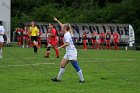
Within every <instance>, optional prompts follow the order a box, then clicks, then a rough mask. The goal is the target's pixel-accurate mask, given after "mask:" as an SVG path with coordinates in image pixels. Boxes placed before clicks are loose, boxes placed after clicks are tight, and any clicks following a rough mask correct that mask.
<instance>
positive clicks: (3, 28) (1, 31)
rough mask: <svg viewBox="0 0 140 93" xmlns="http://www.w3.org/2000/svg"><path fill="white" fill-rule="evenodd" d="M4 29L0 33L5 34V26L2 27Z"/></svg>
mask: <svg viewBox="0 0 140 93" xmlns="http://www.w3.org/2000/svg"><path fill="white" fill-rule="evenodd" d="M1 30H2V31H1V32H0V35H4V32H5V29H4V27H2V29H1Z"/></svg>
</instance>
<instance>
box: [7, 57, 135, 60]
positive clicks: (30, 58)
mask: <svg viewBox="0 0 140 93" xmlns="http://www.w3.org/2000/svg"><path fill="white" fill-rule="evenodd" d="M5 59H19V60H22V59H25V60H26V59H27V60H46V59H58V58H32V57H29V58H5ZM80 59H87V60H119V61H122V60H127V61H129V60H135V59H115V58H114V59H108V58H78V60H80Z"/></svg>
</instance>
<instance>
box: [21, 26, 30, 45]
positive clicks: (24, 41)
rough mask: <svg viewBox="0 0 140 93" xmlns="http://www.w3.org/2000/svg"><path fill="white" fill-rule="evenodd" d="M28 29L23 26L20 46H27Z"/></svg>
mask: <svg viewBox="0 0 140 93" xmlns="http://www.w3.org/2000/svg"><path fill="white" fill-rule="evenodd" d="M28 33H29V31H28V29H27V27H24V29H23V45H22V47H23V48H24V47H25V46H26V47H28V44H29V34H28Z"/></svg>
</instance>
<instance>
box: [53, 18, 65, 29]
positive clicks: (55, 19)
mask: <svg viewBox="0 0 140 93" xmlns="http://www.w3.org/2000/svg"><path fill="white" fill-rule="evenodd" d="M54 21H56V22H58V24H59V25H60V26H61V27H62V26H63V24H62V23H61V22H60V21H59V20H58V19H57V18H56V17H54Z"/></svg>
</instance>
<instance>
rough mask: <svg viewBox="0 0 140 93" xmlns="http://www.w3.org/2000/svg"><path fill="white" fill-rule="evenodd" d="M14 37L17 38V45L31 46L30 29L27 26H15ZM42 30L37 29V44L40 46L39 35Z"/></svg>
mask: <svg viewBox="0 0 140 93" xmlns="http://www.w3.org/2000/svg"><path fill="white" fill-rule="evenodd" d="M15 31H16V38H17V45H18V47H23V48H24V47H27V48H28V47H33V43H32V42H31V35H30V34H31V32H30V29H29V28H27V27H24V28H23V29H22V28H16V30H15ZM41 35H42V32H41V31H39V35H38V38H37V39H38V46H39V47H41V37H40V36H41Z"/></svg>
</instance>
